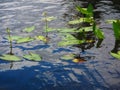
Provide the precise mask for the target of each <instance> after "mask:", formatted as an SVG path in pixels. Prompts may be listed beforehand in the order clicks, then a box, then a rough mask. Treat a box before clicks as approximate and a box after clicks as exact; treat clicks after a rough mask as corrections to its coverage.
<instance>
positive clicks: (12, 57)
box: [0, 54, 21, 61]
mask: <svg viewBox="0 0 120 90" xmlns="http://www.w3.org/2000/svg"><path fill="white" fill-rule="evenodd" d="M0 59H2V60H6V61H20V60H21V58H19V57H18V56H15V55H9V54H3V55H2V56H0Z"/></svg>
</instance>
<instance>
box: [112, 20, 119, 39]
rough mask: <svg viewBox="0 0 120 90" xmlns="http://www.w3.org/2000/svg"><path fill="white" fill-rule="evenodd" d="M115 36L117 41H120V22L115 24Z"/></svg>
mask: <svg viewBox="0 0 120 90" xmlns="http://www.w3.org/2000/svg"><path fill="white" fill-rule="evenodd" d="M113 30H114V36H115V39H116V40H120V20H117V21H116V22H113Z"/></svg>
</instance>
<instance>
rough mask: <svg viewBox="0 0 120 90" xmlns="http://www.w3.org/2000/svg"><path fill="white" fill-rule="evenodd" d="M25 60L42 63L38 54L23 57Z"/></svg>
mask: <svg viewBox="0 0 120 90" xmlns="http://www.w3.org/2000/svg"><path fill="white" fill-rule="evenodd" d="M23 57H24V58H25V59H28V60H32V61H41V59H42V58H41V56H40V55H38V54H36V53H31V52H30V53H29V54H28V55H24V56H23Z"/></svg>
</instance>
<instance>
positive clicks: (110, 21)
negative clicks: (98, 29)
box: [106, 19, 116, 24]
mask: <svg viewBox="0 0 120 90" xmlns="http://www.w3.org/2000/svg"><path fill="white" fill-rule="evenodd" d="M113 22H116V20H114V19H113V20H106V23H108V24H112V23H113Z"/></svg>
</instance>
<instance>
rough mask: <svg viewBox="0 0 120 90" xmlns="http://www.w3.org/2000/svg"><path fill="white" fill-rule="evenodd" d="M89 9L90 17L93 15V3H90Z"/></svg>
mask: <svg viewBox="0 0 120 90" xmlns="http://www.w3.org/2000/svg"><path fill="white" fill-rule="evenodd" d="M87 11H88V12H89V16H88V17H93V5H92V4H89V5H88V8H87Z"/></svg>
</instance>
